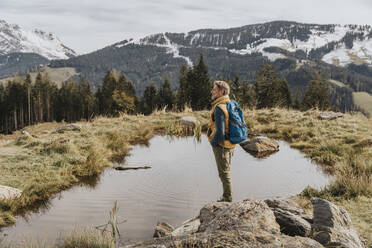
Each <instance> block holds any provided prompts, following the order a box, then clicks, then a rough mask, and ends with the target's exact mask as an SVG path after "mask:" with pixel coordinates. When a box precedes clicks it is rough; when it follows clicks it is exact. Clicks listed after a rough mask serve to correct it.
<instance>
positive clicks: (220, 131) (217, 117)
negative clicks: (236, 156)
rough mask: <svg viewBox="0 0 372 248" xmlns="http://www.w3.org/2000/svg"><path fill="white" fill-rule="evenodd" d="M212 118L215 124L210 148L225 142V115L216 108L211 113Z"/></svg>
mask: <svg viewBox="0 0 372 248" xmlns="http://www.w3.org/2000/svg"><path fill="white" fill-rule="evenodd" d="M213 118H214V121H215V122H216V133H215V134H214V136H213V138H212V139H211V141H210V143H211V145H212V146H218V144H223V142H224V140H225V114H224V113H223V111H222V110H221V109H220V108H219V107H216V108H215V110H214V113H213Z"/></svg>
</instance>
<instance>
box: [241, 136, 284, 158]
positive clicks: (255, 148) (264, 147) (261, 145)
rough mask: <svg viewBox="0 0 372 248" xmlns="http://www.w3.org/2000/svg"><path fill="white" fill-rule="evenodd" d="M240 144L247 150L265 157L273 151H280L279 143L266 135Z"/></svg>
mask: <svg viewBox="0 0 372 248" xmlns="http://www.w3.org/2000/svg"><path fill="white" fill-rule="evenodd" d="M240 146H241V147H242V148H243V149H244V150H245V151H247V152H249V153H251V154H253V155H255V156H258V157H265V156H266V155H269V154H272V153H273V152H277V151H279V143H278V142H277V141H275V140H273V139H269V138H266V137H257V138H254V139H250V140H246V141H243V142H242V143H240Z"/></svg>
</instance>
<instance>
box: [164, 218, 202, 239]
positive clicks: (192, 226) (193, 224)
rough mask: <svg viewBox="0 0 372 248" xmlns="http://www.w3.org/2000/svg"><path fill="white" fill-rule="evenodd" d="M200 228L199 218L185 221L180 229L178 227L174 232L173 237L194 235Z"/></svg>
mask: <svg viewBox="0 0 372 248" xmlns="http://www.w3.org/2000/svg"><path fill="white" fill-rule="evenodd" d="M199 226H200V219H199V218H194V219H190V220H187V221H185V222H184V223H183V224H182V225H181V226H180V227H177V228H176V229H175V230H174V231H173V232H172V234H171V235H172V236H173V237H176V236H182V235H188V234H192V233H195V232H197V231H198V229H199Z"/></svg>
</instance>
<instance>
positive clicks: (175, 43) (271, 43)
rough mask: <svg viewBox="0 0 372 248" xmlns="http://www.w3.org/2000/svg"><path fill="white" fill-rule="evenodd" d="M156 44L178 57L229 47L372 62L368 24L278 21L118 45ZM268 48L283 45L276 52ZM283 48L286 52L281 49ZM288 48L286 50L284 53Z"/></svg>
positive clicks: (336, 61) (248, 51) (271, 56)
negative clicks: (196, 50) (183, 50)
mask: <svg viewBox="0 0 372 248" xmlns="http://www.w3.org/2000/svg"><path fill="white" fill-rule="evenodd" d="M129 44H137V45H154V46H158V47H164V48H166V50H167V52H168V53H170V54H173V56H174V57H175V58H183V59H184V60H185V61H186V62H187V63H188V64H189V65H192V62H191V60H190V58H188V57H186V56H183V55H181V54H180V48H203V49H216V50H227V51H229V52H230V53H234V54H239V55H247V54H253V53H261V54H262V55H263V56H265V57H267V58H268V59H269V60H270V61H275V60H276V59H279V58H286V57H287V54H286V52H289V53H296V52H298V51H301V52H303V53H304V55H305V58H311V59H313V58H314V57H317V58H319V55H320V56H321V57H320V59H321V60H322V61H324V62H326V63H329V64H333V65H337V66H345V65H348V64H350V63H355V64H368V65H371V64H372V28H371V26H368V25H364V26H362V25H333V24H331V25H316V24H301V23H294V22H284V21H277V22H271V23H265V24H255V25H248V26H243V27H239V28H232V29H219V30H218V29H217V30H216V29H215V30H212V29H204V30H196V31H192V32H189V33H181V34H176V33H162V34H155V35H150V36H147V37H145V38H142V39H139V40H130V41H124V42H120V43H118V44H116V46H117V47H118V48H120V47H123V46H126V45H129ZM268 48H279V50H278V49H277V50H276V51H275V52H273V50H272V49H271V50H270V49H268ZM280 51H282V52H280ZM283 51H284V52H283Z"/></svg>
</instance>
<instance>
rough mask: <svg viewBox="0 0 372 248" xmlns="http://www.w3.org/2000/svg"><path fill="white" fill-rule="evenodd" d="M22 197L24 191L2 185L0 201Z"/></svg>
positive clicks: (0, 186)
mask: <svg viewBox="0 0 372 248" xmlns="http://www.w3.org/2000/svg"><path fill="white" fill-rule="evenodd" d="M21 195H22V190H19V189H16V188H12V187H8V186H3V185H0V200H2V201H7V200H14V199H16V198H18V197H20V196H21Z"/></svg>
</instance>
